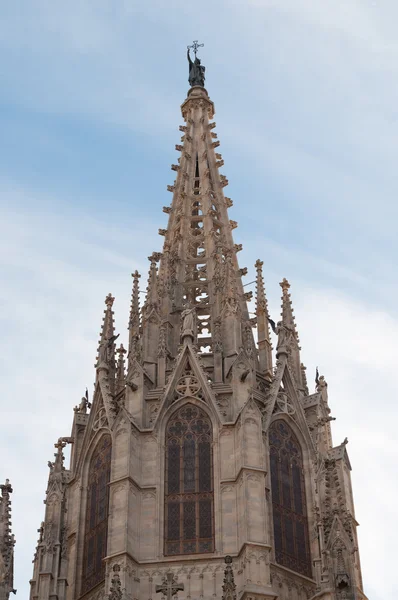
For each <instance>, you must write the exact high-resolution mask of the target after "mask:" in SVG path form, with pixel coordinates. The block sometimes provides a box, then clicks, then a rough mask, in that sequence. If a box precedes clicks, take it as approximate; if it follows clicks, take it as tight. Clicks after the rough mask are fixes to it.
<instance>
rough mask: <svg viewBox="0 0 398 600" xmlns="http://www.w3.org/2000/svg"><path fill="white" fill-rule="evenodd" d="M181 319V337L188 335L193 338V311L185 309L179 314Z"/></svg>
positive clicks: (192, 309)
mask: <svg viewBox="0 0 398 600" xmlns="http://www.w3.org/2000/svg"><path fill="white" fill-rule="evenodd" d="M181 318H182V333H181V336H182V337H184V336H185V335H190V336H191V337H194V323H195V309H194V308H188V307H187V308H186V309H185V310H183V311H182V313H181Z"/></svg>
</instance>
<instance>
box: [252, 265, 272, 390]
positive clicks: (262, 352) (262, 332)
mask: <svg viewBox="0 0 398 600" xmlns="http://www.w3.org/2000/svg"><path fill="white" fill-rule="evenodd" d="M263 264H264V263H263V262H262V261H261V260H257V261H256V264H255V267H256V317H257V335H258V353H259V368H260V372H261V373H262V374H263V375H264V376H265V377H266V378H267V379H271V378H272V345H271V340H270V332H269V324H268V318H269V314H268V303H267V298H266V295H265V288H264V279H263Z"/></svg>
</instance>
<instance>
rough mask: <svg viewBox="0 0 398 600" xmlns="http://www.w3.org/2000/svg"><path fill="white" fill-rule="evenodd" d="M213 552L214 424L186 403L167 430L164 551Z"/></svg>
mask: <svg viewBox="0 0 398 600" xmlns="http://www.w3.org/2000/svg"><path fill="white" fill-rule="evenodd" d="M213 551H214V500H213V452H212V425H211V421H210V419H209V417H208V416H207V414H206V413H205V412H204V411H202V410H201V409H200V408H198V407H196V406H193V405H192V404H185V405H184V406H183V407H182V408H180V409H179V410H178V411H177V412H176V413H175V414H174V415H173V416H172V417H171V418H170V420H169V422H168V424H167V429H166V473H165V554H166V555H177V554H195V553H202V552H213Z"/></svg>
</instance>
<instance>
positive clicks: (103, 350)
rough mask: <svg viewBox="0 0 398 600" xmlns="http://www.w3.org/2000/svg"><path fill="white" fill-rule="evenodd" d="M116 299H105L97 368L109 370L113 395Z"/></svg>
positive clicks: (110, 295)
mask: <svg viewBox="0 0 398 600" xmlns="http://www.w3.org/2000/svg"><path fill="white" fill-rule="evenodd" d="M114 300H115V298H114V297H113V296H112V294H108V295H107V297H106V298H105V305H106V309H105V310H104V315H105V316H104V318H103V324H102V330H101V334H100V336H101V337H100V343H99V348H98V363H97V368H101V367H102V368H104V367H106V368H107V369H108V381H109V385H110V390H111V392H112V393H113V392H114V387H115V372H116V362H115V350H116V345H115V340H116V338H117V337H118V336H115V325H114V318H113V315H114V313H113V310H112V307H113V302H114Z"/></svg>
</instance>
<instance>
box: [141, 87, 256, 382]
mask: <svg viewBox="0 0 398 600" xmlns="http://www.w3.org/2000/svg"><path fill="white" fill-rule="evenodd" d="M181 110H182V115H183V118H184V121H185V125H183V126H181V127H180V130H181V132H182V134H183V135H182V137H181V144H177V146H176V149H177V151H178V152H179V153H180V157H179V159H178V161H177V163H176V164H174V165H172V167H171V168H172V170H173V171H175V172H176V173H177V177H176V180H175V181H174V184H173V185H171V186H168V189H169V191H171V192H172V194H173V199H172V202H171V205H170V206H169V207H164V209H163V210H164V212H166V214H168V216H169V218H168V225H167V228H166V229H160V230H159V233H160V235H162V236H164V238H165V241H164V246H163V252H162V253H161V254H156V253H154V254H153V255H152V256H151V257H150V261H151V266H150V270H149V282H148V289H147V296H146V301H145V304H144V307H143V315H142V318H143V320H142V331H143V333H142V346H143V359H144V366H145V370H146V372H147V374H148V376H149V377H150V378H151V379H152V380H153V381H154V380H155V379H156V373H157V369H156V363H157V359H158V357H159V356H160V355H162V354H167V356H170V357H171V358H172V357H176V356H177V353H178V348H179V345H180V343H181V333H182V332H181V328H182V313H183V311H184V310H185V309H187V308H190V309H192V310H193V311H194V313H195V319H194V326H195V331H193V338H192V340H193V342H194V344H195V346H196V348H197V350H198V352H199V353H200V354H205V355H206V357H207V358H206V361H207V364H208V372H209V373H210V371H213V370H214V354H215V351H217V352H218V354H220V350H221V349H222V350H221V354H222V357H221V359H220V358H217V360H218V362H219V363H220V360H221V363H220V364H221V367H222V363H224V367H222V368H221V370H223V371H224V373H225V372H226V371H228V368H229V366H230V364H231V363H232V362H233V360H234V357H236V356H237V354H238V352H239V350H240V349H241V348H242V347H247V348H254V339H253V335H252V331H251V327H252V323H251V322H250V319H249V313H248V309H247V304H246V300H247V298H246V297H245V295H244V290H243V285H242V281H241V274H242V271H240V269H239V266H238V259H237V253H238V252H239V251H240V250H241V248H242V247H241V245H237V244H235V243H234V241H233V237H232V230H233V229H234V228H235V227H236V225H237V224H236V222H235V221H230V219H229V218H228V206H231V204H232V202H231V200H230V199H229V198H226V197H225V196H224V188H225V186H226V185H228V180H227V178H226V177H225V176H224V175H222V174H220V172H219V168H220V167H221V166H222V165H223V161H222V157H221V155H220V154H218V153H216V148H217V147H218V146H219V144H220V142H219V141H218V140H217V134H216V133H214V131H213V130H214V127H215V123H213V122H211V119H212V118H213V115H214V105H213V103H212V101H211V100H210V99H209V96H208V93H207V91H206V90H205V88H204V87H202V86H198V85H195V86H193V87H192V88H191V89H190V90H189V92H188V97H187V99H186V100H185V102H184V103H183V105H182V107H181ZM159 259H160V264H159V269H158V271H157V267H156V262H157V261H158V260H159ZM162 324H163V325H162ZM161 327H162V328H163V329H162V328H161ZM215 332H216V333H217V345H216V347H215V342H214V333H215ZM159 335H160V337H159ZM159 344H160V347H159ZM159 352H160V355H159ZM253 360H254V362H255V363H256V361H257V357H256V353H254V356H253ZM162 364H163V363H162ZM218 372H220V368H219V369H218ZM160 373H161V368H160V371H159V374H160ZM212 377H213V378H214V374H213V375H212ZM219 378H220V375H218V379H219ZM161 379H162V376H161Z"/></svg>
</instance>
